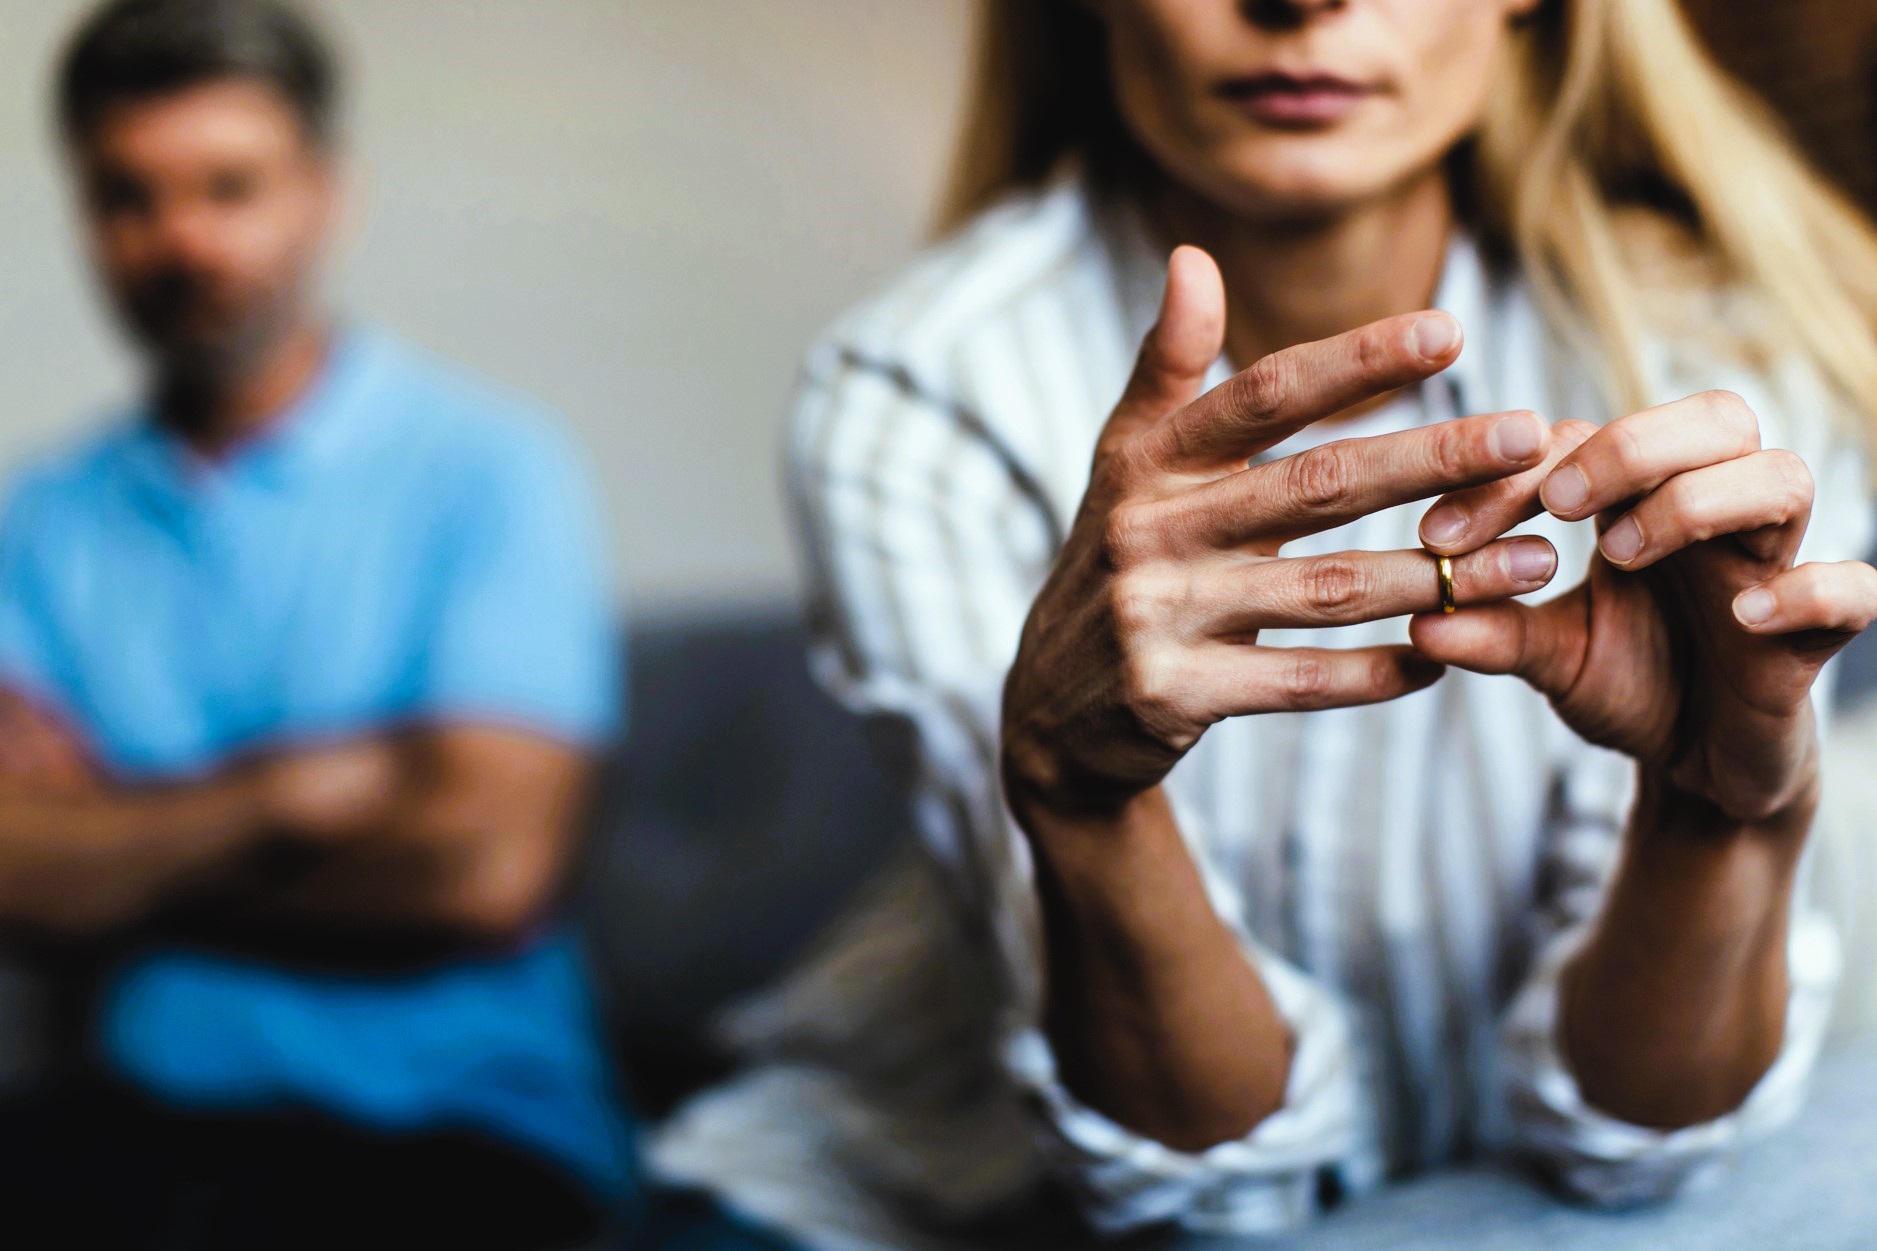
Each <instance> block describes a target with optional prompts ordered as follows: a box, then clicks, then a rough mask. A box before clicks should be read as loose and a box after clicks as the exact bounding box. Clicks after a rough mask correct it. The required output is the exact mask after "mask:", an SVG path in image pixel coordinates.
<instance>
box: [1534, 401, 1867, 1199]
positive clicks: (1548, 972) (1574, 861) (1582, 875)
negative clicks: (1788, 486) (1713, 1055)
mask: <svg viewBox="0 0 1877 1251" xmlns="http://www.w3.org/2000/svg"><path fill="white" fill-rule="evenodd" d="M1781 382H1782V383H1783V386H1781V387H1778V388H1768V387H1765V386H1758V385H1755V384H1754V383H1752V382H1747V383H1745V384H1743V385H1737V386H1736V387H1735V389H1736V390H1738V391H1740V392H1741V393H1742V395H1743V397H1744V398H1746V399H1747V400H1748V402H1749V404H1751V405H1752V406H1753V407H1754V409H1755V411H1756V412H1757V413H1759V414H1760V416H1761V420H1762V436H1763V442H1764V443H1765V445H1766V446H1769V447H1778V446H1783V447H1788V448H1791V449H1792V450H1794V451H1796V452H1798V453H1799V454H1800V455H1801V457H1803V458H1804V459H1805V461H1806V463H1807V464H1808V466H1809V467H1810V468H1811V470H1812V473H1813V477H1814V479H1815V480H1816V483H1817V488H1816V495H1815V502H1814V508H1813V518H1812V525H1811V526H1810V527H1809V529H1808V531H1807V537H1806V539H1805V541H1804V543H1803V544H1802V545H1801V548H1800V552H1799V560H1800V562H1805V561H1814V560H1821V561H1837V560H1855V559H1860V558H1861V557H1862V556H1863V554H1864V553H1865V552H1866V551H1867V550H1868V547H1869V544H1870V538H1871V529H1872V527H1871V510H1870V497H1869V494H1868V491H1867V488H1866V486H1865V459H1864V457H1863V455H1862V453H1861V452H1860V451H1859V449H1858V447H1857V446H1856V444H1855V443H1854V442H1853V441H1852V440H1850V439H1849V438H1848V437H1841V436H1839V435H1836V434H1834V433H1833V432H1832V431H1831V430H1830V429H1828V428H1827V427H1826V426H1825V425H1824V423H1823V422H1822V421H1821V422H1817V423H1815V424H1814V423H1796V422H1788V421H1785V420H1782V415H1783V414H1789V413H1803V412H1806V411H1808V407H1807V406H1809V411H1810V412H1812V413H1826V412H1829V411H1830V405H1829V403H1828V401H1827V400H1826V398H1825V397H1824V396H1823V395H1822V394H1819V393H1817V392H1816V390H1815V389H1810V388H1808V387H1807V385H1806V383H1805V382H1804V380H1803V379H1799V378H1796V377H1788V378H1786V379H1783V380H1781ZM1808 397H1809V398H1808ZM1782 400H1783V401H1784V402H1783V403H1782V402H1781V401H1782ZM1808 432H1809V437H1808ZM1832 685H1833V683H1832V682H1831V680H1830V675H1829V674H1827V675H1824V676H1822V677H1821V678H1820V680H1819V681H1818V683H1817V684H1816V685H1815V687H1814V691H1813V701H1814V706H1815V708H1816V711H1817V715H1818V721H1819V728H1820V734H1821V737H1824V736H1828V735H1829V733H1830V730H1831V722H1832V718H1831V712H1832V708H1831V704H1832V700H1831V688H1832ZM1568 754H1569V758H1570V760H1569V763H1568V764H1567V765H1566V767H1565V768H1564V770H1563V772H1562V774H1561V777H1560V781H1559V784H1558V786H1557V788H1556V790H1555V792H1554V801H1553V804H1552V810H1551V816H1550V820H1549V824H1548V828H1547V832H1546V840H1545V841H1546V847H1547V852H1546V859H1545V865H1544V869H1543V871H1542V873H1541V878H1540V880H1541V881H1543V882H1545V883H1547V891H1546V894H1547V897H1546V900H1545V906H1544V915H1543V918H1542V924H1541V938H1542V939H1543V942H1542V944H1541V947H1540V954H1539V958H1538V960H1537V962H1536V964H1535V966H1534V971H1533V973H1532V975H1531V977H1530V979H1529V980H1528V982H1527V983H1526V984H1525V986H1524V987H1523V989H1522V991H1521V992H1520V994H1519V995H1518V996H1517V997H1516V999H1515V1000H1514V1002H1513V1005H1512V1008H1511V1010H1510V1011H1509V1013H1508V1014H1507V1017H1506V1027H1505V1035H1504V1036H1505V1044H1506V1052H1507V1061H1508V1062H1507V1068H1506V1072H1507V1076H1508V1082H1509V1085H1508V1092H1507V1102H1508V1107H1509V1109H1510V1111H1511V1114H1512V1118H1513V1123H1514V1126H1515V1135H1516V1138H1517V1145H1518V1146H1519V1147H1520V1149H1521V1150H1522V1151H1523V1152H1525V1153H1526V1154H1527V1155H1529V1156H1530V1157H1531V1158H1532V1159H1533V1160H1534V1161H1535V1162H1536V1163H1537V1164H1538V1165H1539V1167H1540V1168H1541V1169H1542V1170H1543V1171H1545V1172H1546V1173H1548V1174H1549V1175H1551V1176H1552V1177H1554V1178H1555V1179H1556V1180H1557V1181H1559V1182H1560V1183H1561V1184H1562V1185H1563V1186H1564V1187H1565V1189H1567V1190H1568V1191H1570V1192H1571V1193H1573V1194H1575V1195H1577V1196H1579V1197H1580V1198H1583V1199H1585V1200H1588V1201H1590V1202H1593V1203H1600V1204H1610V1205H1623V1204H1632V1203H1640V1202H1649V1201H1655V1200H1660V1199H1665V1198H1668V1197H1670V1196H1672V1195H1674V1194H1675V1193H1676V1192H1678V1191H1680V1190H1682V1189H1684V1188H1687V1187H1690V1186H1699V1185H1701V1184H1703V1183H1705V1182H1707V1181H1709V1180H1710V1179H1712V1178H1713V1177H1714V1176H1715V1175H1716V1174H1717V1173H1718V1172H1720V1171H1721V1170H1722V1169H1723V1168H1724V1167H1725V1165H1726V1163H1727V1161H1728V1160H1729V1159H1730V1158H1731V1157H1732V1156H1733V1155H1734V1154H1735V1153H1736V1151H1737V1150H1738V1149H1739V1148H1740V1147H1741V1146H1742V1145H1743V1144H1745V1143H1747V1142H1750V1141H1752V1140H1753V1139H1755V1138H1758V1137H1760V1136H1762V1135H1764V1134H1766V1133H1767V1132H1769V1131H1771V1130H1773V1129H1775V1128H1777V1127H1778V1126H1780V1125H1782V1124H1784V1123H1785V1122H1786V1121H1788V1120H1790V1119H1791V1118H1792V1117H1793V1116H1794V1115H1795V1114H1796V1113H1797V1111H1798V1110H1799V1107H1800V1105H1801V1103H1802V1102H1803V1099H1804V1095H1805V1090H1806V1087H1807V1085H1808V1083H1809V1080H1810V1077H1811V1073H1812V1069H1813V1067H1814V1065H1815V1062H1816V1060H1817V1058H1818V1054H1819V1051H1820V1049H1821V1047H1822V1046H1823V1044H1824V1041H1825V1037H1826V1035H1827V1033H1828V1030H1829V1027H1830V1023H1831V1011H1832V996H1833V992H1834V990H1835V988H1836V986H1837V982H1838V975H1839V969H1840V963H1841V961H1840V954H1839V944H1838V935H1837V930H1836V928H1835V927H1834V926H1833V924H1832V922H1831V920H1830V918H1829V917H1828V916H1827V915H1826V914H1825V913H1824V912H1823V911H1822V910H1821V909H1820V908H1818V907H1815V906H1814V905H1813V902H1812V898H1811V895H1812V891H1811V890H1810V879H1811V877H1812V873H1813V865H1814V862H1815V860H1816V857H1815V855H1814V854H1813V852H1814V851H1815V850H1816V849H1817V848H1818V846H1819V845H1820V844H1821V842H1825V841H1828V840H1830V839H1833V838H1835V837H1838V832H1837V831H1834V830H1831V829H1827V828H1819V829H1815V830H1814V832H1813V836H1812V842H1811V849H1812V850H1808V853H1807V856H1806V860H1805V863H1804V864H1803V865H1802V867H1801V871H1800V874H1799V881H1798V885H1797V888H1796V892H1797V897H1796V898H1795V900H1794V907H1793V910H1792V919H1791V922H1790V930H1789V937H1788V942H1787V961H1788V971H1789V984H1790V988H1791V989H1790V994H1789V998H1788V1001H1787V1006H1786V1022H1785V1035H1784V1041H1783V1045H1782V1049H1781V1051H1780V1054H1779V1056H1778V1058H1777V1059H1776V1060H1775V1061H1774V1063H1773V1065H1772V1067H1771V1068H1769V1069H1768V1070H1767V1072H1766V1073H1765V1074H1764V1075H1763V1076H1762V1077H1761V1079H1760V1081H1759V1082H1758V1083H1757V1084H1756V1085H1755V1087H1754V1088H1753V1090H1752V1091H1751V1092H1750V1093H1749V1094H1748V1096H1747V1098H1746V1099H1745V1100H1744V1101H1743V1102H1742V1103H1741V1105H1740V1106H1739V1107H1738V1108H1736V1109H1735V1110H1734V1111H1732V1112H1730V1113H1728V1114H1726V1115H1724V1116H1721V1117H1718V1118H1716V1119H1715V1120H1712V1121H1709V1122H1706V1123H1704V1124H1699V1125H1690V1126H1685V1127H1683V1128H1681V1129H1677V1130H1673V1131H1662V1130H1655V1129H1646V1128H1643V1127H1641V1126H1636V1125H1631V1124H1628V1123H1626V1122H1623V1121H1620V1120H1618V1119H1616V1118H1615V1117H1612V1116H1609V1115H1607V1114H1605V1113H1603V1112H1601V1111H1599V1110H1598V1109H1597V1108H1594V1107H1592V1106H1590V1105H1589V1104H1588V1103H1587V1102H1586V1101H1585V1099H1584V1097H1583V1093H1582V1091H1581V1090H1580V1089H1579V1088H1578V1085H1577V1080H1576V1078H1575V1076H1574V1075H1573V1074H1572V1072H1571V1070H1570V1067H1569V1065H1568V1064H1567V1063H1566V1061H1565V1059H1564V1056H1563V1054H1562V1052H1561V1050H1560V1047H1559V1043H1558V1039H1557V1028H1558V1017H1559V979H1560V975H1561V973H1562V972H1563V970H1564V967H1565V966H1566V965H1567V964H1568V963H1569V962H1570V959H1571V957H1572V956H1573V955H1574V954H1575V953H1576V951H1577V950H1578V948H1579V947H1580V946H1581V945H1582V944H1583V942H1584V940H1585V939H1586V938H1587V937H1588V935H1589V931H1590V928H1591V925H1592V923H1593V922H1594V920H1595V917H1596V913H1597V911H1598V909H1599V908H1600V906H1601V904H1602V901H1603V898H1604V896H1605V893H1606V891H1607V887H1608V885H1609V882H1610V879H1611V877H1612V876H1613V874H1614V872H1615V868H1616V862H1617V857H1618V853H1619V851H1620V849H1621V842H1622V838H1623V829H1624V825H1625V823H1626V819H1627V816H1628V813H1629V810H1630V807H1631V804H1632V803H1633V801H1634V793H1635V783H1634V766H1633V764H1632V763H1631V762H1630V761H1628V760H1627V759H1625V758H1623V757H1620V756H1617V755H1615V754H1614V753H1611V752H1606V751H1603V750H1601V749H1597V748H1591V747H1588V746H1587V745H1585V744H1582V743H1576V744H1574V745H1573V746H1572V748H1570V749H1569V753H1568ZM1827 819H1828V818H1827V817H1825V816H1821V817H1820V821H1821V822H1825V821H1826V820H1827Z"/></svg>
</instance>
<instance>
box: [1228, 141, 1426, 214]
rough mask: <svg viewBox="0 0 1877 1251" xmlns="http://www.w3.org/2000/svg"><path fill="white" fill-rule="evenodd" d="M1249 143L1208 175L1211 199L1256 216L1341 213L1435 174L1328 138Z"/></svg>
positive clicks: (1232, 210) (1235, 211) (1348, 211)
mask: <svg viewBox="0 0 1877 1251" xmlns="http://www.w3.org/2000/svg"><path fill="white" fill-rule="evenodd" d="M1247 146H1248V148H1249V149H1250V150H1247V151H1243V152H1237V153H1234V154H1233V159H1232V160H1230V161H1229V162H1225V163H1223V164H1222V165H1221V167H1220V168H1218V170H1217V171H1216V174H1215V176H1214V178H1212V179H1210V180H1208V181H1210V182H1212V184H1213V186H1212V188H1211V191H1210V195H1209V198H1212V199H1214V200H1215V201H1216V202H1218V203H1219V204H1220V205H1221V207H1224V208H1226V209H1228V210H1229V211H1231V212H1233V213H1236V214H1237V215H1239V216H1241V217H1245V218H1247V219H1250V220H1255V221H1272V222H1298V221H1302V222H1307V221H1311V220H1319V219H1327V218H1335V217H1341V216H1344V215H1346V214H1348V213H1350V212H1353V211H1356V210H1359V209H1360V208H1362V207H1363V206H1364V205H1366V204H1373V203H1375V202H1377V201H1379V200H1383V199H1386V198H1389V197H1390V196H1391V195H1393V194H1395V193H1397V192H1398V191H1399V190H1400V188H1401V187H1403V186H1404V185H1408V184H1412V183H1414V182H1416V181H1418V179H1417V177H1416V175H1417V173H1426V174H1428V175H1438V174H1439V166H1438V164H1431V165H1429V166H1428V167H1427V168H1426V169H1425V170H1417V169H1414V168H1406V169H1404V168H1402V167H1401V165H1400V163H1399V161H1398V160H1384V159H1380V158H1379V155H1378V154H1376V153H1374V152H1372V151H1367V150H1357V149H1356V147H1355V145H1350V144H1346V143H1336V142H1333V141H1331V140H1330V139H1328V138H1322V139H1310V138H1306V137H1301V136H1287V137H1285V138H1284V139H1283V140H1282V141H1280V142H1268V141H1267V142H1262V143H1259V144H1256V145H1247ZM1365 148H1366V145H1365Z"/></svg>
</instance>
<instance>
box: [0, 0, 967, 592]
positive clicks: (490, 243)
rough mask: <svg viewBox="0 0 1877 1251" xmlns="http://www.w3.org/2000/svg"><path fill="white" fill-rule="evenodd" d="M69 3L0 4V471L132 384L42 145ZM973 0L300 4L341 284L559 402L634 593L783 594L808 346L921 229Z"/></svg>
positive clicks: (412, 330)
mask: <svg viewBox="0 0 1877 1251" xmlns="http://www.w3.org/2000/svg"><path fill="white" fill-rule="evenodd" d="M84 7H85V5H84V4H83V3H82V0H0V474H4V473H5V472H6V471H7V470H9V469H10V468H11V467H12V466H14V465H16V464H17V463H18V462H19V460H20V458H21V457H22V456H24V455H27V454H28V453H29V452H30V451H32V450H33V449H35V448H38V447H43V446H45V445H46V444H47V443H48V442H49V441H53V440H56V439H58V438H59V437H61V435H63V434H65V433H67V432H69V431H71V430H73V429H75V428H76V426H77V425H78V423H80V422H83V421H86V420H89V419H90V418H91V417H92V416H94V415H96V414H97V413H98V412H100V411H101V410H102V409H103V408H105V407H106V406H108V405H109V404H110V403H111V402H112V401H113V400H114V399H116V398H118V397H121V396H123V395H124V394H125V393H126V392H127V390H128V388H129V387H130V386H131V383H132V375H131V373H130V370H129V362H128V361H127V360H126V358H125V356H124V353H123V352H122V350H121V349H120V347H119V344H118V342H117V341H116V339H115V337H114V334H113V332H112V330H111V328H110V326H109V324H108V323H107V322H106V320H105V319H104V317H103V315H102V312H101V309H100V306H99V304H98V302H97V301H96V299H95V298H94V297H93V294H92V291H91V288H90V285H89V281H88V278H87V276H86V274H85V271H84V267H83V263H82V258H81V257H80V255H79V252H78V249H77V247H76V246H75V244H74V241H73V236H72V231H71V228H70V223H69V221H68V217H67V208H68V201H67V194H66V189H65V187H64V185H63V183H62V181H61V170H60V168H59V162H58V155H57V152H56V149H55V147H54V145H53V144H52V142H51V140H50V124H49V119H48V105H47V95H48V91H49V81H50V75H51V69H52V63H53V60H54V57H55V55H56V51H57V48H58V46H59V43H60V40H61V39H62V37H63V35H64V33H65V32H66V31H67V30H68V29H69V28H70V26H71V24H72V22H73V21H74V20H75V19H76V17H77V16H78V14H80V13H81V12H82V11H83V9H84ZM969 10H970V6H969V4H968V0H324V3H322V4H320V5H319V6H318V7H317V8H316V9H315V12H316V13H319V14H320V15H322V16H324V17H325V18H326V19H327V20H326V25H327V26H328V27H329V28H331V29H332V30H334V32H335V33H336V34H337V35H338V36H339V38H340V42H341V45H342V46H343V47H344V49H345V50H346V51H347V53H348V54H349V62H350V78H351V83H352V97H353V105H354V107H353V113H354V116H355V118H356V123H357V124H356V126H355V128H354V132H353V133H354V140H353V144H352V151H353V158H354V164H355V166H356V167H357V169H358V172H359V179H358V181H359V191H360V195H359V211H358V212H357V214H356V215H355V216H356V224H355V229H354V232H353V235H354V237H353V238H352V239H351V240H350V241H349V243H348V244H347V245H346V246H345V248H344V249H343V251H342V256H341V262H340V264H339V266H338V272H337V275H336V281H335V286H336V288H337V294H338V298H339V299H340V301H341V302H342V303H343V305H344V306H345V307H347V308H349V309H352V310H355V311H357V312H360V313H363V314H366V315H368V316H369V317H371V318H372V319H374V320H377V321H380V322H383V323H385V324H388V325H390V326H391V327H393V328H395V329H396V330H398V331H400V332H402V333H404V334H406V335H408V336H410V337H412V338H414V339H416V340H417V341H419V342H421V343H424V344H426V345H428V346H430V347H433V348H436V349H439V350H441V351H443V352H445V353H447V354H449V355H451V356H453V357H455V358H456V359H458V360H461V361H463V362H465V363H468V364H470V365H472V366H474V367H475V368H477V369H478V370H481V371H482V372H484V373H487V374H489V375H492V376H494V377H496V378H499V379H501V380H502V381H504V382H506V383H509V384H512V385H516V386H519V387H521V388H523V389H525V390H527V391H529V392H531V393H533V394H535V395H538V396H540V397H542V398H543V399H545V400H547V401H548V402H549V403H551V404H553V405H555V406H556V407H558V408H559V409H560V410H561V411H562V412H564V413H566V414H567V416H568V418H569V419H570V421H571V422H572V423H573V425H574V427H575V429H576V430H577V431H578V433H579V434H580V435H581V437H582V438H583V439H584V440H585V442H586V444H587V446H588V447H589V448H590V449H591V450H592V452H593V455H594V457H595V458H596V462H597V465H598V469H599V473H600V476H601V479H602V481H603V482H604V484H605V486H606V488H607V491H608V494H609V496H610V506H611V509H612V512H613V515H614V518H615V524H616V526H617V530H618V537H617V547H618V550H619V552H620V555H621V560H622V562H623V564H624V568H625V571H626V576H627V578H628V579H629V581H630V583H631V585H632V588H633V596H634V600H635V602H636V607H637V609H638V611H639V612H640V613H642V614H650V615H664V614H667V613H677V612H690V611H710V610H714V609H720V608H725V607H730V606H736V605H740V604H743V603H746V602H751V601H762V600H774V599H777V598H781V597H786V596H788V595H790V594H791V593H792V589H793V585H794V575H793V563H792V558H791V556H790V553H789V550H788V539H787V535H786V531H785V527H784V523H783V518H782V513H781V507H780V502H779V496H778V490H777V470H776V464H777V446H778V434H779V431H780V425H781V421H782V417H783V414H784V408H785V404H786V402H787V398H788V394H789V391H790V388H791V386H792V383H793V380H794V376H795V371H796V368H797V365H798V363H799V359H800V355H801V352H802V350H803V348H804V347H805V346H806V345H807V343H808V341H809V339H810V338H811V337H812V336H813V335H814V333H815V332H816V331H817V330H818V329H819V328H820V326H821V325H822V324H824V323H825V322H826V321H827V320H828V319H829V318H830V317H831V316H832V315H833V314H835V313H836V312H838V311H839V310H840V308H841V307H842V306H843V305H845V304H846V303H848V302H849V301H851V300H853V299H855V298H857V297H859V296H860V295H862V294H864V293H865V292H866V290H867V289H868V288H869V287H870V286H872V285H874V284H875V283H877V282H878V281H880V279H881V278H882V277H884V276H885V275H886V274H888V273H890V272H891V270H892V269H893V268H894V267H895V266H896V265H897V264H899V263H900V262H901V261H902V260H903V259H904V257H905V256H906V255H908V254H909V253H910V251H911V250H912V249H913V248H914V247H916V246H917V244H918V243H919V241H920V239H921V238H922V237H923V235H924V232H925V230H926V227H927V223H928V221H929V216H930V207H931V204H932V200H933V197H934V195H935V192H936V189H937V184H938V179H939V177H940V175H941V172H942V170H943V167H944V165H945V162H946V158H947V156H948V152H949V140H950V136H951V127H952V122H953V115H954V112H955V110H956V107H957V100H958V95H959V89H960V87H961V85H962V80H963V77H964V72H965V47H966V43H967V30H968V26H969Z"/></svg>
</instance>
